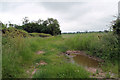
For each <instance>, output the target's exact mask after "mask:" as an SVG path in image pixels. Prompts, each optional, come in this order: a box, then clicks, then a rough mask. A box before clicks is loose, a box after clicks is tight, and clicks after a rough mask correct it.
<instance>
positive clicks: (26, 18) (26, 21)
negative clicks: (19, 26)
mask: <svg viewBox="0 0 120 80" xmlns="http://www.w3.org/2000/svg"><path fill="white" fill-rule="evenodd" d="M28 22H29V19H28V17H25V18H23V22H22V23H23V25H24V24H27V23H28Z"/></svg>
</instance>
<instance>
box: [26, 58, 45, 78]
mask: <svg viewBox="0 0 120 80" xmlns="http://www.w3.org/2000/svg"><path fill="white" fill-rule="evenodd" d="M42 65H47V63H46V62H45V61H43V60H41V61H40V62H39V63H36V64H35V65H33V66H31V67H30V68H31V69H30V70H27V71H26V72H27V73H28V74H29V73H31V74H30V78H32V76H33V75H34V74H35V73H36V71H37V70H38V69H39V66H42Z"/></svg>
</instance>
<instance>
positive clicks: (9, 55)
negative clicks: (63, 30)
mask: <svg viewBox="0 0 120 80" xmlns="http://www.w3.org/2000/svg"><path fill="white" fill-rule="evenodd" d="M98 36H102V37H101V38H100V39H99V38H98ZM2 39H3V42H2V44H3V46H2V49H3V57H2V58H3V64H2V67H3V71H2V72H3V78H21V77H22V78H28V77H30V75H31V73H26V71H27V70H31V71H32V70H34V69H33V68H30V67H31V66H32V65H35V64H36V63H38V62H40V61H41V60H43V61H45V62H46V63H47V65H45V66H39V69H38V71H37V73H35V75H33V77H34V78H89V75H90V74H89V73H88V72H87V71H86V70H85V69H84V68H83V67H80V66H77V65H75V64H70V63H69V62H68V59H67V58H66V56H64V55H62V54H60V53H63V52H66V51H67V50H84V51H86V52H87V53H88V54H90V55H94V56H97V57H100V58H101V59H104V60H106V61H109V62H110V63H109V64H111V65H109V64H108V65H105V66H104V67H103V70H104V71H109V70H111V71H112V72H114V73H117V63H115V64H114V65H115V67H114V68H111V67H113V65H112V62H115V61H117V53H118V52H119V51H118V45H117V40H116V38H115V37H114V36H111V34H107V33H86V34H69V35H68V34H63V35H62V36H55V37H53V36H52V37H47V38H41V37H26V38H23V37H19V36H18V37H15V38H10V37H3V38H2ZM37 51H44V52H45V53H43V54H40V55H38V54H36V52H37ZM112 54H114V55H112ZM111 57H112V58H111ZM106 63H107V62H106ZM106 67H107V70H105V68H106Z"/></svg>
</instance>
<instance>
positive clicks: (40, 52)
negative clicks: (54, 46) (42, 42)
mask: <svg viewBox="0 0 120 80" xmlns="http://www.w3.org/2000/svg"><path fill="white" fill-rule="evenodd" d="M36 53H37V54H43V53H45V52H44V51H38V52H36Z"/></svg>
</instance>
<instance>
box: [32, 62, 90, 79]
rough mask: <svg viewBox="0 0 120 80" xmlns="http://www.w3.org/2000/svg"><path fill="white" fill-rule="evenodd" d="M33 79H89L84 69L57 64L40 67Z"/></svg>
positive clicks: (66, 64)
mask: <svg viewBox="0 0 120 80" xmlns="http://www.w3.org/2000/svg"><path fill="white" fill-rule="evenodd" d="M33 78H89V73H88V72H86V71H85V70H84V68H82V67H80V66H77V65H73V64H68V63H64V64H57V65H52V64H51V65H48V66H44V67H40V69H39V70H38V71H37V72H36V74H34V76H33Z"/></svg>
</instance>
